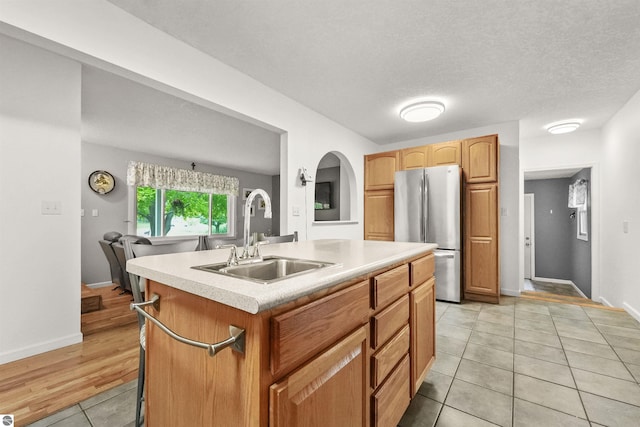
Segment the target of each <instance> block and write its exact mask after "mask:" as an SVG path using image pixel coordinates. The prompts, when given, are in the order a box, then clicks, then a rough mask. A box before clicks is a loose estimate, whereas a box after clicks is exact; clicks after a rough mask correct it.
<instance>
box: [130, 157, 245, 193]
mask: <svg viewBox="0 0 640 427" xmlns="http://www.w3.org/2000/svg"><path fill="white" fill-rule="evenodd" d="M127 185H132V186H136V187H151V188H158V189H171V190H180V191H197V192H199V193H213V194H224V195H227V196H237V195H238V187H239V185H240V183H239V181H238V178H236V177H232V176H223V175H215V174H212V173H206V172H196V171H191V170H188V169H179V168H173V167H169V166H160V165H154V164H152V163H143V162H135V161H130V162H129V167H128V168H127Z"/></svg>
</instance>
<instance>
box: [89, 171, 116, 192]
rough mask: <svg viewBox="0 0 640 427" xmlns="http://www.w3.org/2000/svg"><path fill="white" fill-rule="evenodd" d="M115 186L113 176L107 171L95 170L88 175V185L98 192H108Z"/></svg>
mask: <svg viewBox="0 0 640 427" xmlns="http://www.w3.org/2000/svg"><path fill="white" fill-rule="evenodd" d="M115 186H116V180H115V178H114V177H113V175H111V174H110V173H109V172H107V171H95V172H92V173H91V175H89V187H91V189H92V190H93V191H95V192H96V193H98V194H107V193H110V192H111V191H113V189H114V188H115Z"/></svg>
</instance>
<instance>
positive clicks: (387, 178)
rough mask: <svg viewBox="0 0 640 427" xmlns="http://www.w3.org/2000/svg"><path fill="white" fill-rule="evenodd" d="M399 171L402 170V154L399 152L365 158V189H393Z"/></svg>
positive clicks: (371, 155)
mask: <svg viewBox="0 0 640 427" xmlns="http://www.w3.org/2000/svg"><path fill="white" fill-rule="evenodd" d="M398 170H400V153H399V152H398V151H389V152H385V153H377V154H370V155H368V156H365V158H364V189H365V190H388V189H393V180H394V175H395V173H396V171H398Z"/></svg>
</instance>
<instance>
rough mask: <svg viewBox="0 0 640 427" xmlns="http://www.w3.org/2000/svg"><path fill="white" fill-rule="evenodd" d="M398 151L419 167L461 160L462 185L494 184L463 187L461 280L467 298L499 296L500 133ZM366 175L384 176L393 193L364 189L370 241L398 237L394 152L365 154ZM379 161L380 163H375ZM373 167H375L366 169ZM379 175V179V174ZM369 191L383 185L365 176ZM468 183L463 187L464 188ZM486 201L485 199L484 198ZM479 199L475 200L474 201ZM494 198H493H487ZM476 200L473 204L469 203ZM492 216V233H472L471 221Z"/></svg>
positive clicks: (407, 165) (403, 160)
mask: <svg viewBox="0 0 640 427" xmlns="http://www.w3.org/2000/svg"><path fill="white" fill-rule="evenodd" d="M395 155H398V156H400V157H399V158H400V166H401V169H402V170H407V169H415V168H420V167H430V166H441V165H450V164H458V165H461V166H462V177H463V183H462V184H463V186H471V185H475V184H481V183H492V184H494V185H493V187H492V188H493V189H494V190H493V191H494V193H495V194H494V196H493V197H492V198H491V197H490V196H489V195H488V194H484V195H483V193H482V190H480V189H479V188H475V189H473V187H469V188H472V189H473V190H472V191H469V189H468V188H467V189H466V190H463V200H462V206H463V208H462V209H463V218H464V219H463V223H464V227H463V230H462V232H463V242H462V243H463V249H464V250H463V253H462V256H463V262H462V264H463V274H462V277H463V280H464V291H465V292H464V298H465V299H469V300H478V301H487V302H498V301H499V298H500V284H499V271H500V260H499V258H500V257H499V250H498V229H499V226H498V224H499V217H498V210H499V209H498V197H497V194H498V188H499V187H498V174H499V166H500V145H499V141H498V135H486V136H481V137H477V138H469V139H465V140H458V141H448V142H442V143H436V144H430V145H423V146H419V147H410V148H405V149H402V150H398V151H396V152H395ZM366 159H367V161H366V162H365V177H368V176H373V175H376V176H378V175H379V176H386V178H385V180H384V185H385V186H387V187H385V188H388V189H389V192H386V193H385V192H373V191H365V195H364V198H365V199H364V218H365V221H364V230H365V232H364V238H365V239H369V240H394V238H395V236H394V217H393V210H394V206H393V190H392V188H393V183H392V182H389V179H390V178H391V177H392V174H391V173H389V171H387V172H386V174H385V173H382V172H379V171H380V170H381V169H384V167H383V164H386V168H387V169H391V168H392V165H394V164H397V163H396V162H397V160H395V157H394V152H385V153H380V154H378V155H370V156H366ZM376 162H380V163H379V164H376ZM369 168H372V171H369V170H368V169H369ZM376 179H377V178H376ZM365 180H366V181H367V183H365V190H367V189H370V188H381V185H383V184H381V183H380V182H382V181H381V180H379V179H378V181H376V182H375V183H373V184H368V182H369V181H368V179H365ZM463 188H464V187H463ZM482 197H485V198H486V199H487V200H485V201H484V202H481V200H480V199H481V198H482ZM472 199H475V200H472ZM489 199H490V200H489ZM470 205H473V208H470V207H469V206H470ZM482 221H485V222H487V221H489V222H490V223H491V224H492V227H493V230H495V231H492V232H491V233H489V232H484V234H478V233H475V234H469V233H470V231H469V230H470V227H471V223H472V222H473V224H474V225H475V227H476V229H477V225H478V223H479V222H482Z"/></svg>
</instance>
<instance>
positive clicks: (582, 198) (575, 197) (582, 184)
mask: <svg viewBox="0 0 640 427" xmlns="http://www.w3.org/2000/svg"><path fill="white" fill-rule="evenodd" d="M586 203H587V181H586V180H580V181H576V182H574V183H573V184H570V185H569V207H570V208H579V207H582V206H585V205H586Z"/></svg>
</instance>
